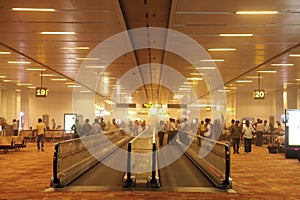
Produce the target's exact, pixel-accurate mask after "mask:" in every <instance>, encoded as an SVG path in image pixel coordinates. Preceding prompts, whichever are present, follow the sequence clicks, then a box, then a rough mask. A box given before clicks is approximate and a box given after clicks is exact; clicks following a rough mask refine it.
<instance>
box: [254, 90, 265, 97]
mask: <svg viewBox="0 0 300 200" xmlns="http://www.w3.org/2000/svg"><path fill="white" fill-rule="evenodd" d="M265 96H266V94H265V90H254V91H253V99H265Z"/></svg>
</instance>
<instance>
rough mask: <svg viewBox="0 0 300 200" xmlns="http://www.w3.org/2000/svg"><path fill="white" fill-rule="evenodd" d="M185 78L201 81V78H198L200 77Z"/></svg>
mask: <svg viewBox="0 0 300 200" xmlns="http://www.w3.org/2000/svg"><path fill="white" fill-rule="evenodd" d="M186 80H189V81H202V80H203V78H200V77H191V78H187V79H186Z"/></svg>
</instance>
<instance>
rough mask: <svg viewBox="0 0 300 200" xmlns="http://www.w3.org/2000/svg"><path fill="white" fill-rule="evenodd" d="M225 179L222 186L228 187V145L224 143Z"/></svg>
mask: <svg viewBox="0 0 300 200" xmlns="http://www.w3.org/2000/svg"><path fill="white" fill-rule="evenodd" d="M225 154H226V155H225V166H226V168H225V179H224V181H223V185H224V187H226V188H228V187H230V180H229V179H230V145H229V144H228V145H225Z"/></svg>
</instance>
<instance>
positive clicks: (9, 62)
mask: <svg viewBox="0 0 300 200" xmlns="http://www.w3.org/2000/svg"><path fill="white" fill-rule="evenodd" d="M7 63H8V64H30V63H31V62H28V61H8V62H7Z"/></svg>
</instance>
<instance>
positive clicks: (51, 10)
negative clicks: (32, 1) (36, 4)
mask: <svg viewBox="0 0 300 200" xmlns="http://www.w3.org/2000/svg"><path fill="white" fill-rule="evenodd" d="M12 10H13V11H38V12H54V11H55V9H53V8H12Z"/></svg>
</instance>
